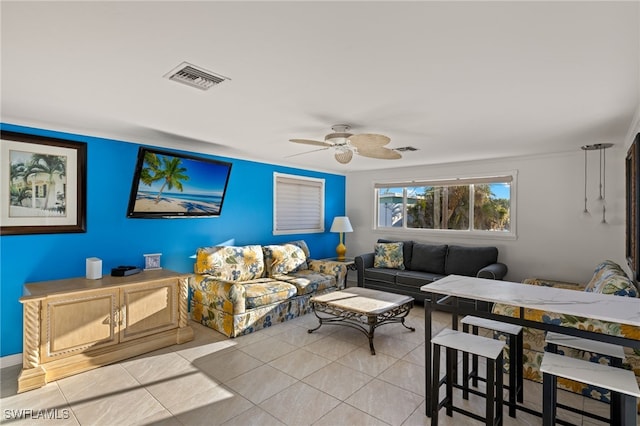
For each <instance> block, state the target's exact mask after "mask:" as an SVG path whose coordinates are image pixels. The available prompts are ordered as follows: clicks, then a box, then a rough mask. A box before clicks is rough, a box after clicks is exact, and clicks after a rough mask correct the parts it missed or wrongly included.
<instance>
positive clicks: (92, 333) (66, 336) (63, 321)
mask: <svg viewBox="0 0 640 426" xmlns="http://www.w3.org/2000/svg"><path fill="white" fill-rule="evenodd" d="M118 306H119V290H118V289H117V288H112V289H104V290H93V291H87V292H76V293H72V294H66V295H61V296H51V297H47V298H46V299H44V300H43V302H42V315H41V324H42V334H41V336H40V343H41V354H42V359H43V362H47V361H52V360H55V359H59V358H63V357H66V356H70V355H75V354H77V353H80V352H84V351H87V350H90V349H91V350H93V349H98V348H102V347H105V346H110V345H114V344H116V343H118V324H117V322H118V319H117V313H118Z"/></svg>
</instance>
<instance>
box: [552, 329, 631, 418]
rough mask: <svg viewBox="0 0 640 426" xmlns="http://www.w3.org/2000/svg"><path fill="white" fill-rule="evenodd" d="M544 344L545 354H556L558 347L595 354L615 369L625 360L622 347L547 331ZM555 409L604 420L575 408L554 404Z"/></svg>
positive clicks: (620, 366)
mask: <svg viewBox="0 0 640 426" xmlns="http://www.w3.org/2000/svg"><path fill="white" fill-rule="evenodd" d="M545 343H546V344H547V348H546V350H547V352H551V353H555V354H557V353H558V346H564V347H567V348H573V349H577V350H579V351H585V352H590V353H595V354H599V355H605V356H608V357H609V358H610V359H611V362H610V365H611V366H613V367H617V368H622V363H623V361H624V359H625V354H624V349H623V348H622V346H618V345H614V344H611V343H605V342H598V341H595V340H589V339H583V338H581V337H575V336H567V335H566V334H560V333H554V332H551V331H548V332H547V334H546V336H545ZM556 406H557V407H560V408H563V409H565V410H568V411H572V412H574V413H579V414H582V415H585V416H587V417H591V418H594V419H598V420H602V421H605V420H606V419H605V418H603V417H601V416H598V415H596V414H593V413H589V412H586V411H584V410H579V409H577V408H575V407H572V406H568V405H564V404H561V403H559V402H557V403H556Z"/></svg>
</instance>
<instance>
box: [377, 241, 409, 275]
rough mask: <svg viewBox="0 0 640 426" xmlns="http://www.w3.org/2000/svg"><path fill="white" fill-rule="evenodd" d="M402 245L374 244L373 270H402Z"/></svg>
mask: <svg viewBox="0 0 640 426" xmlns="http://www.w3.org/2000/svg"><path fill="white" fill-rule="evenodd" d="M402 245H403V243H400V242H398V243H376V245H375V247H374V256H375V257H374V260H373V266H374V267H375V268H389V269H404V257H403V255H402Z"/></svg>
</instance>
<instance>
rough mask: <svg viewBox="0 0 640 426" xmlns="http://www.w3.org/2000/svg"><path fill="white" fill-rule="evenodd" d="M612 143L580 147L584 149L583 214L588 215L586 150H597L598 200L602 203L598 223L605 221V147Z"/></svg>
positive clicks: (610, 145) (609, 146) (604, 222)
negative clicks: (598, 173) (598, 171)
mask: <svg viewBox="0 0 640 426" xmlns="http://www.w3.org/2000/svg"><path fill="white" fill-rule="evenodd" d="M612 146H613V144H612V143H596V144H593V145H584V146H582V147H581V149H582V150H583V151H584V211H583V214H584V215H585V216H590V213H589V210H588V209H587V151H596V150H597V151H598V153H599V155H600V157H599V159H598V166H599V170H600V182H599V184H598V192H599V195H598V202H600V203H601V204H602V220H601V221H600V223H603V224H606V223H607V203H606V201H605V200H606V198H605V196H606V179H607V176H606V174H607V168H606V167H607V153H606V149H607V148H611V147H612Z"/></svg>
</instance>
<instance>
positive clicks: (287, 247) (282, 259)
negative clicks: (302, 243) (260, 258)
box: [263, 244, 307, 277]
mask: <svg viewBox="0 0 640 426" xmlns="http://www.w3.org/2000/svg"><path fill="white" fill-rule="evenodd" d="M263 249H264V258H265V263H266V267H267V275H268V276H270V277H273V276H274V275H282V274H288V273H289V272H293V271H295V270H297V269H298V268H299V267H300V266H301V265H302V264H303V263H306V262H307V256H305V254H304V251H303V250H302V249H301V248H300V247H298V246H296V245H293V244H284V245H273V246H264V247H263Z"/></svg>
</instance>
